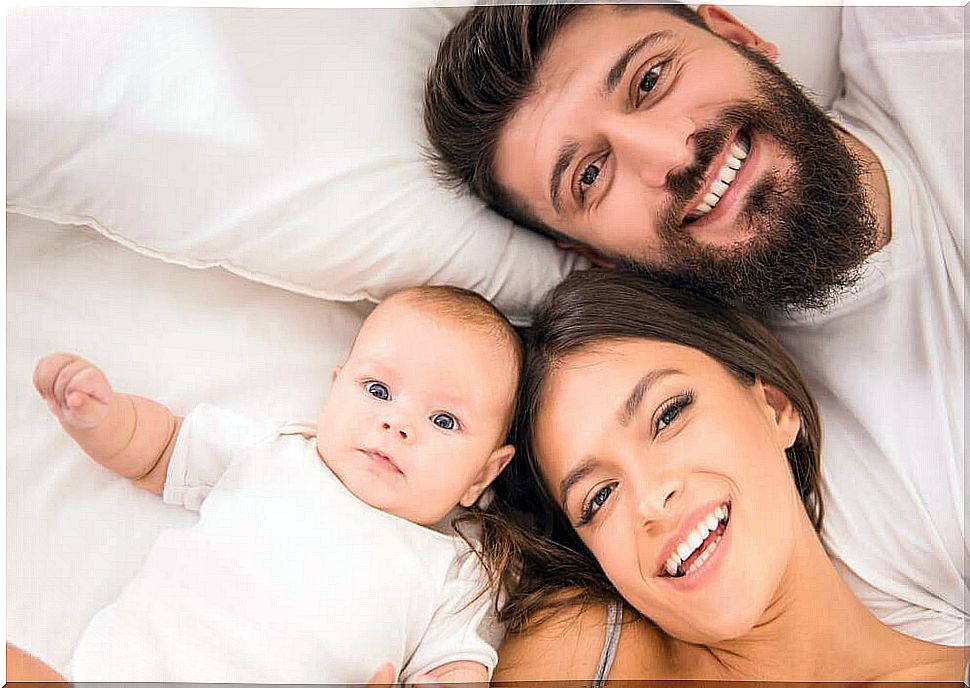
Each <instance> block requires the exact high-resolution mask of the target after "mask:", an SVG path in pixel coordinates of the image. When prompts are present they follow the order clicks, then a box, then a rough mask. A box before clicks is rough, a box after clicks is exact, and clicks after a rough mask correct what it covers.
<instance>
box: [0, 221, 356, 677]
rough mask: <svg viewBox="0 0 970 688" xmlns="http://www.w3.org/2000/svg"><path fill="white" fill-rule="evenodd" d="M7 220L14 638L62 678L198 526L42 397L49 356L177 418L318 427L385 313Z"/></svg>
mask: <svg viewBox="0 0 970 688" xmlns="http://www.w3.org/2000/svg"><path fill="white" fill-rule="evenodd" d="M6 220H7V246H6V248H7V452H6V456H7V463H6V488H7V494H6V498H7V512H6V519H7V533H6V534H7V571H6V573H7V591H6V593H7V594H6V600H7V614H6V621H7V639H8V640H9V641H10V642H12V643H14V644H15V645H19V646H21V647H24V648H27V649H29V650H30V651H31V652H33V653H35V654H36V655H38V656H39V657H40V658H42V659H43V660H45V661H46V662H48V663H49V664H51V665H52V666H53V667H54V668H56V669H58V670H60V671H62V672H63V671H64V670H65V669H66V667H67V665H68V661H69V660H70V657H71V653H72V651H73V647H74V645H75V643H76V642H77V639H78V637H79V635H80V633H81V631H82V630H83V628H84V627H85V626H86V625H87V623H88V622H89V621H90V619H91V617H93V616H94V614H95V613H96V612H97V611H98V610H99V609H100V608H101V607H103V606H104V605H106V604H108V603H109V602H110V601H111V600H112V599H114V598H115V597H116V596H117V595H118V594H119V593H120V591H121V589H122V588H123V587H124V585H125V584H126V583H127V582H128V581H129V580H130V579H131V578H132V576H134V574H135V573H136V572H137V570H138V569H139V568H140V566H141V564H142V562H143V560H144V558H145V557H146V555H147V553H148V549H149V547H150V546H151V543H152V542H153V541H154V539H155V537H156V536H157V535H158V534H159V532H160V531H161V530H162V529H164V528H168V527H183V526H188V525H190V524H191V523H192V522H193V521H194V520H195V518H196V516H195V514H194V513H191V512H188V511H185V510H183V509H180V508H176V507H172V506H167V505H164V504H163V503H162V502H161V500H160V499H159V498H158V497H156V496H155V495H152V494H148V493H145V492H142V491H140V490H137V489H136V488H134V487H133V486H132V485H130V484H129V483H128V482H127V481H126V480H124V479H123V478H120V477H118V476H116V475H114V474H112V473H111V472H109V471H108V470H106V469H104V468H102V467H101V466H98V465H97V464H95V463H93V462H92V461H91V460H90V459H88V458H87V457H86V456H85V455H84V454H83V453H82V452H81V451H80V450H79V449H78V448H77V447H76V446H75V445H74V444H73V442H72V440H71V439H70V438H68V437H67V435H65V434H64V433H63V432H62V431H61V429H60V426H59V425H58V423H57V421H56V420H55V419H54V417H53V416H51V415H50V413H49V412H48V410H47V408H46V406H45V405H44V403H43V402H42V401H41V399H40V397H39V396H38V395H37V393H36V392H35V391H34V389H33V387H32V385H31V376H32V373H33V368H34V364H35V362H36V361H37V359H38V358H39V357H41V356H43V355H45V354H47V353H51V352H54V351H70V352H75V353H78V354H80V355H81V356H83V357H85V358H87V359H88V360H90V361H92V362H93V363H95V364H96V365H98V366H99V367H100V368H101V369H102V370H103V371H104V372H105V374H106V375H107V376H108V379H109V380H110V381H111V383H112V385H113V386H114V388H115V389H117V390H121V391H125V392H131V393H135V394H140V395H143V396H147V397H151V398H154V399H157V400H159V401H161V402H163V403H165V404H167V405H168V406H169V408H171V409H172V410H173V411H174V412H175V413H178V414H184V413H186V412H187V411H189V410H190V409H191V408H192V407H193V406H194V405H195V404H197V403H200V402H208V403H213V404H217V405H221V406H224V407H226V408H229V409H233V410H236V411H239V412H242V413H247V414H250V415H253V416H254V417H271V418H281V419H292V420H308V421H314V420H315V419H316V416H317V413H318V411H319V408H320V406H321V404H322V403H323V401H324V399H325V398H326V395H327V393H328V390H329V385H330V373H331V371H332V369H333V368H334V366H336V365H339V364H340V363H342V362H343V359H344V357H345V356H346V353H347V351H348V349H349V346H350V343H351V342H352V340H353V336H354V334H355V333H356V331H357V328H358V327H359V326H360V323H361V322H362V320H363V318H364V317H365V315H366V314H367V312H369V310H370V309H371V308H372V307H373V306H372V305H371V304H364V303H349V304H348V303H336V302H328V301H323V300H320V299H314V298H311V297H307V296H301V295H298V294H293V293H290V292H286V291H283V290H281V289H277V288H274V287H269V286H266V285H262V284H258V283H256V282H252V281H249V280H245V279H243V278H241V277H237V276H235V275H232V274H230V273H228V272H225V271H223V270H222V269H220V268H210V269H205V270H193V269H190V268H185V267H182V266H177V265H172V264H168V263H164V262H161V261H157V260H152V259H150V258H146V257H144V256H142V255H139V254H137V253H134V252H132V251H130V250H128V249H126V248H124V247H123V246H120V245H119V244H117V243H114V242H112V241H109V240H107V239H105V238H103V237H102V236H100V235H98V234H97V233H95V232H94V231H93V230H91V229H88V228H84V227H76V226H66V225H56V224H52V223H49V222H45V221H39V220H35V219H30V218H27V217H24V216H20V215H14V214H8V215H7V218H6Z"/></svg>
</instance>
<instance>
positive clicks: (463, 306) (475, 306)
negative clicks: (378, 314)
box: [378, 285, 525, 433]
mask: <svg viewBox="0 0 970 688" xmlns="http://www.w3.org/2000/svg"><path fill="white" fill-rule="evenodd" d="M398 301H403V302H405V303H409V304H411V305H413V306H415V307H417V308H420V309H422V310H427V311H428V312H431V313H434V314H435V315H440V316H443V317H445V318H448V319H450V320H453V321H457V322H458V323H460V324H462V325H467V326H470V327H472V328H474V329H476V330H478V331H480V332H482V333H484V334H486V335H492V336H494V337H495V339H496V340H497V342H496V343H497V344H498V345H499V346H507V347H508V348H509V349H510V351H511V354H512V363H513V372H514V379H513V384H514V385H515V389H514V390H513V394H512V406H511V407H510V409H509V414H508V420H507V424H506V433H508V431H509V430H510V429H511V424H512V419H513V418H514V417H515V403H516V400H517V399H518V385H519V382H520V380H521V379H522V365H523V362H524V360H525V353H524V352H525V349H524V347H523V344H522V340H521V338H520V337H519V334H518V333H517V332H516V331H515V328H514V327H513V326H512V323H510V322H509V321H508V319H507V318H506V317H505V316H504V315H503V314H502V312H501V311H500V310H499V309H498V308H496V307H495V306H494V305H492V303H491V302H490V301H489V300H488V299H486V298H485V297H484V296H482V295H481V294H478V293H477V292H474V291H472V290H470V289H464V288H462V287H454V286H450V285H435V286H427V285H423V286H417V287H407V288H406V289H402V290H401V291H398V292H395V293H394V294H393V295H392V296H390V297H388V298H387V299H385V300H384V301H383V302H382V304H381V306H384V305H387V304H391V303H395V302H398ZM381 306H378V308H380V307H381Z"/></svg>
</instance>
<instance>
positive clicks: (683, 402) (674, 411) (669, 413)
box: [656, 392, 694, 432]
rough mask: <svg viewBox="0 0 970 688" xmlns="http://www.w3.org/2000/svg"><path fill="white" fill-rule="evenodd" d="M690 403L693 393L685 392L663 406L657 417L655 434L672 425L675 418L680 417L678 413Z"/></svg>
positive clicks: (692, 399)
mask: <svg viewBox="0 0 970 688" xmlns="http://www.w3.org/2000/svg"><path fill="white" fill-rule="evenodd" d="M692 401H694V393H693V392H687V393H685V394H681V395H680V396H678V397H676V398H674V399H671V400H670V401H668V402H667V403H666V404H664V406H663V408H662V409H660V413H659V414H658V415H657V421H656V430H657V432H660V431H661V430H663V429H664V428H666V427H667V426H669V425H670V424H671V423H673V422H674V420H676V419H677V416H679V415H680V412H681V411H683V410H684V409H685V408H687V406H689V405H690V403H691V402H692Z"/></svg>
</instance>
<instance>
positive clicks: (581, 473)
mask: <svg viewBox="0 0 970 688" xmlns="http://www.w3.org/2000/svg"><path fill="white" fill-rule="evenodd" d="M596 464H597V461H596V459H595V458H593V457H590V458H588V459H585V460H584V461H582V462H580V464H579V465H578V466H576V467H575V468H573V469H572V470H571V471H569V473H567V474H566V477H565V478H563V479H562V480H561V481H559V505H560V506H561V507H562V510H563V511H566V499H567V498H568V497H569V491H570V490H571V489H572V488H573V487H574V486H575V485H576V483H578V482H579V481H580V480H582V479H583V478H585V477H586V476H587V475H589V474H590V473H592V472H593V469H594V468H596Z"/></svg>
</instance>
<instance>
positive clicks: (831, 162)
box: [620, 46, 879, 313]
mask: <svg viewBox="0 0 970 688" xmlns="http://www.w3.org/2000/svg"><path fill="white" fill-rule="evenodd" d="M735 48H736V49H737V50H738V51H739V52H741V53H742V55H744V56H745V57H746V58H747V59H748V60H749V63H750V65H751V69H752V73H753V78H754V79H755V82H756V84H757V86H758V92H759V93H761V94H763V95H762V96H760V97H759V99H758V100H756V101H754V102H745V103H740V104H738V105H736V106H734V107H731V108H729V109H727V110H725V111H724V112H722V113H721V116H720V118H719V120H718V122H717V123H716V124H715V125H714V126H712V127H711V128H709V129H706V130H704V131H700V132H698V133H697V134H696V135H695V146H696V159H695V162H694V164H693V165H691V167H690V168H688V169H686V170H684V171H682V172H679V173H677V174H676V175H671V176H670V177H669V178H668V180H667V189H668V191H669V193H670V197H671V201H670V202H669V203H668V205H667V207H666V208H665V210H664V211H663V213H662V216H661V218H660V221H659V224H658V227H657V234H658V236H659V238H660V241H661V243H662V250H661V255H662V256H663V259H662V261H661V262H660V263H651V262H649V261H637V260H631V259H629V258H625V259H623V258H621V259H620V260H621V262H622V264H623V265H624V266H625V267H627V268H629V269H632V270H634V271H638V272H645V273H649V274H650V275H652V276H654V277H659V278H661V279H663V280H664V281H667V282H671V283H674V284H676V285H677V286H682V287H688V288H690V289H694V290H699V291H702V292H704V293H707V294H712V295H714V296H718V297H720V298H723V299H727V300H731V301H735V302H737V303H739V304H741V305H743V306H745V307H747V308H748V309H750V310H752V311H755V312H759V313H769V312H777V311H790V310H792V309H799V308H810V309H817V308H824V307H825V306H827V305H829V304H830V303H831V301H832V300H833V299H834V298H836V297H837V295H838V294H839V293H843V292H844V291H845V290H847V289H848V288H850V287H851V286H852V285H853V284H855V282H856V281H857V280H858V279H859V277H860V276H861V271H860V267H861V264H862V262H863V261H864V260H865V258H866V257H867V256H868V255H870V254H871V253H872V252H873V251H874V250H875V248H876V246H877V239H878V236H879V232H878V225H877V223H876V220H875V217H874V215H873V213H872V212H871V210H870V209H869V208H868V207H867V205H866V199H865V194H864V192H863V189H862V184H861V181H860V180H861V176H862V173H863V171H864V168H863V164H862V162H861V161H860V160H859V159H857V158H856V156H854V155H853V154H852V152H851V151H850V150H849V149H848V148H847V147H846V145H845V144H844V143H843V142H842V141H841V140H840V139H839V137H838V136H837V135H836V129H835V126H834V125H833V124H832V122H830V121H829V119H828V118H827V117H826V116H825V114H824V113H823V112H822V111H821V110H820V109H819V108H818V107H816V106H815V105H814V104H813V103H812V102H811V101H810V100H809V99H808V98H807V97H806V96H805V95H804V94H803V93H802V92H801V90H800V89H799V88H798V87H797V86H796V85H795V84H794V83H793V82H792V81H791V80H790V79H789V78H788V77H787V76H786V75H785V74H784V73H783V72H782V71H781V70H780V69H778V67H776V66H775V65H774V63H772V62H771V61H770V60H768V59H766V58H764V57H763V56H761V55H760V54H758V53H754V52H752V51H749V50H747V49H745V48H743V47H740V46H735ZM739 128H741V129H743V130H745V131H747V132H749V133H754V134H761V135H766V136H769V137H771V138H772V139H774V141H776V142H777V143H778V145H779V146H780V147H781V148H782V150H783V151H784V152H785V154H786V157H788V158H789V159H790V160H791V161H792V166H793V170H792V173H791V174H790V175H789V178H787V179H786V178H782V177H781V175H779V174H778V173H773V174H768V175H767V176H765V177H764V178H763V179H761V180H759V181H758V183H757V184H756V185H755V186H754V187H753V188H752V189H751V191H750V193H749V194H748V197H747V198H746V199H745V204H744V207H743V208H742V210H741V212H740V215H739V222H742V223H745V224H746V225H747V226H748V227H750V228H751V229H752V230H753V237H752V238H751V239H749V240H747V241H745V242H743V243H740V244H738V245H736V246H733V247H712V246H705V245H702V244H700V243H698V242H697V241H695V240H694V238H693V237H692V236H691V235H690V233H689V232H688V230H687V228H686V227H685V226H684V225H682V224H681V218H683V217H684V215H685V213H686V212H687V211H688V210H689V208H687V207H686V205H687V203H689V202H690V200H691V199H692V198H693V197H694V196H695V194H696V193H697V192H698V191H699V190H700V188H701V184H702V183H703V175H704V173H705V172H706V171H707V169H708V168H709V167H710V164H711V162H712V160H713V159H714V157H715V156H716V155H717V153H718V152H719V151H720V150H721V149H722V148H723V146H724V143H725V141H726V140H727V137H728V136H730V135H732V134H733V133H734V132H736V131H737V130H738V129H739Z"/></svg>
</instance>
